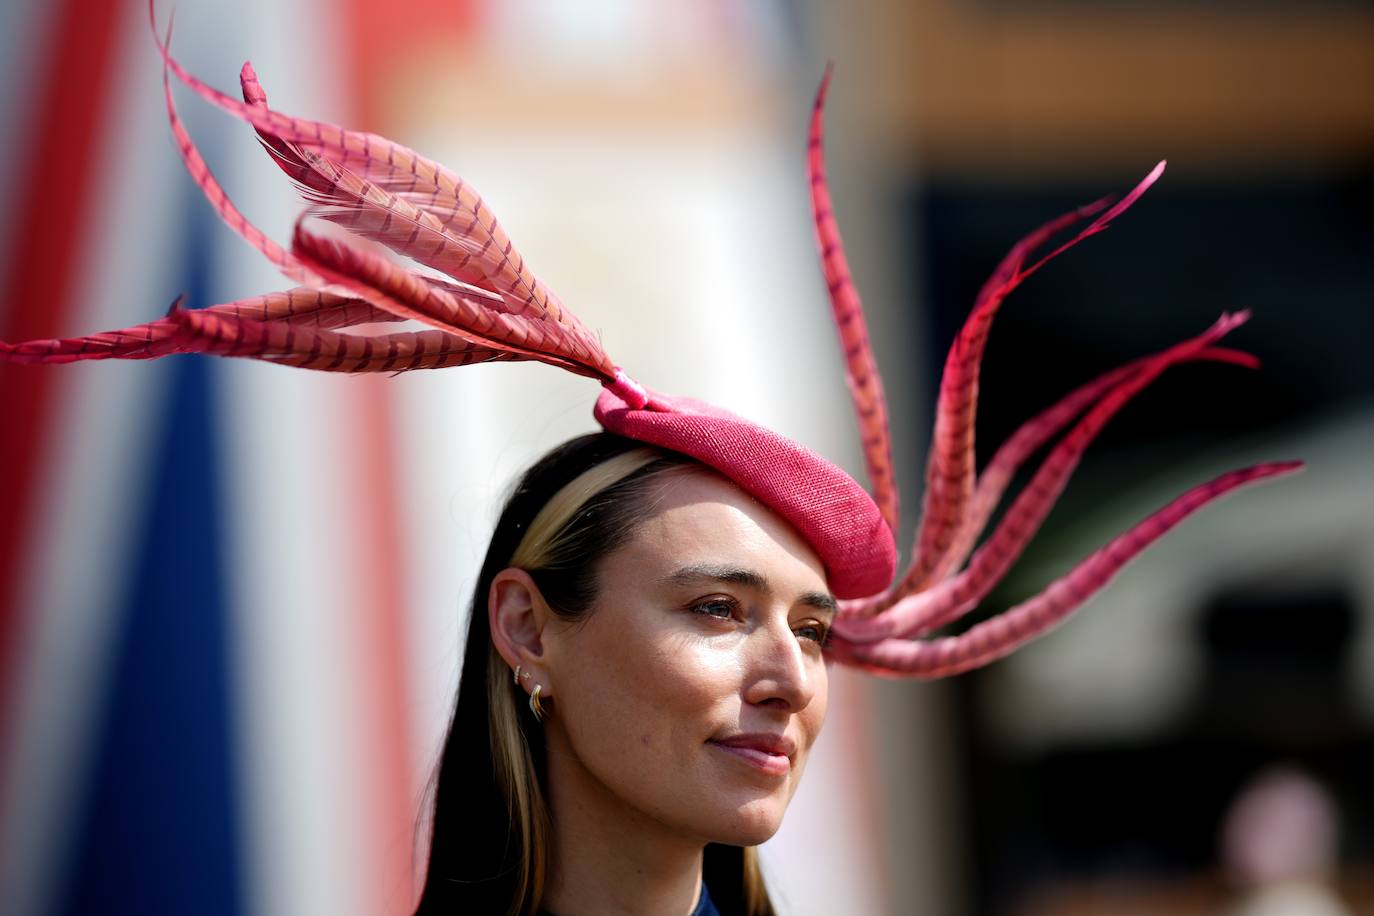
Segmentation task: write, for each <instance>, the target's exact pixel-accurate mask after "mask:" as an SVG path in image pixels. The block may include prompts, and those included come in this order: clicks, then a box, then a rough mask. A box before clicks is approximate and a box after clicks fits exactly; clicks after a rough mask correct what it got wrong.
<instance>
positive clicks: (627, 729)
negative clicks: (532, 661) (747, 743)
mask: <svg viewBox="0 0 1374 916" xmlns="http://www.w3.org/2000/svg"><path fill="white" fill-rule="evenodd" d="M597 629H598V630H599V629H601V628H597ZM605 629H606V630H609V631H610V632H609V633H608V634H607V635H604V636H603V634H602V633H600V632H596V631H594V630H593V628H592V627H591V626H588V627H587V628H586V629H585V630H584V631H583V633H582V634H579V635H580V636H582V637H585V638H579V639H578V640H577V645H576V646H575V649H574V651H575V652H576V656H575V658H574V659H572V664H571V666H570V667H571V670H570V671H569V672H568V674H567V676H566V678H564V677H563V676H561V679H565V689H563V690H562V695H563V696H564V698H565V701H566V702H565V706H566V708H567V710H568V713H567V718H566V720H565V722H564V724H565V725H566V727H567V728H568V732H569V738H570V740H571V742H572V744H573V746H574V749H575V750H577V752H578V753H579V756H583V757H585V758H586V760H585V762H586V763H587V764H588V765H589V766H591V767H593V768H596V769H599V767H596V764H597V763H599V762H601V763H605V764H607V765H610V764H616V766H615V767H614V769H615V770H616V771H620V770H626V769H640V767H626V766H624V763H627V762H628V761H627V760H626V758H627V757H628V758H633V759H634V760H635V761H638V763H639V764H640V765H641V766H642V767H647V768H649V769H647V770H646V771H643V772H641V773H640V774H639V775H640V776H643V777H652V775H653V774H654V773H666V772H669V771H677V770H680V769H681V768H682V766H683V765H685V764H687V763H689V762H690V759H691V753H692V751H693V750H695V749H696V748H699V747H701V746H702V745H703V744H704V742H705V741H706V740H707V739H708V738H710V737H711V735H712V734H714V733H715V732H717V731H718V730H719V729H720V728H721V727H722V726H723V725H729V724H730V723H732V722H733V721H734V720H735V718H736V717H737V715H738V707H739V701H738V696H739V690H738V680H739V675H738V671H739V667H738V664H737V663H736V661H735V659H734V658H733V657H732V656H731V655H730V653H728V652H721V651H719V650H718V649H715V648H713V647H711V646H710V645H709V644H708V642H707V641H705V640H700V639H694V638H691V637H689V636H684V635H683V634H681V633H674V632H672V631H671V630H667V629H658V630H655V629H653V628H641V629H637V630H636V629H631V628H627V627H616V628H611V627H606V628H605Z"/></svg>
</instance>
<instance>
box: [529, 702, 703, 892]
mask: <svg viewBox="0 0 1374 916" xmlns="http://www.w3.org/2000/svg"><path fill="white" fill-rule="evenodd" d="M553 732H554V730H553V729H551V730H550V734H549V735H548V739H549V745H548V754H549V767H548V787H549V792H548V803H549V812H550V815H551V818H552V821H553V859H552V862H551V863H550V865H551V867H550V870H549V876H548V885H547V889H546V892H545V894H544V902H543V907H544V909H546V910H548V911H549V912H551V913H556V914H557V916H586V914H607V916H640V914H672V916H677V914H681V916H687V914H689V913H691V911H692V909H693V908H694V907H695V906H696V903H697V896H698V893H699V891H700V890H701V863H702V851H703V849H704V848H705V845H706V844H705V842H704V841H703V840H694V839H692V838H688V837H683V836H681V835H678V834H674V833H672V832H671V831H670V830H668V829H667V828H666V827H665V826H664V825H663V824H661V823H659V822H657V821H655V820H653V819H652V818H649V817H647V816H645V815H644V814H643V813H641V812H638V811H635V810H633V809H631V808H629V807H628V806H627V805H625V803H624V802H623V801H622V800H620V799H619V798H616V797H615V796H614V795H612V794H611V792H610V791H609V790H608V789H607V788H606V787H605V786H604V785H602V784H601V782H600V781H599V780H597V779H596V778H595V777H593V776H592V775H591V774H590V773H588V772H587V771H586V769H584V768H583V767H582V766H581V765H580V764H578V763H577V762H576V758H575V757H574V755H573V754H571V753H569V752H568V749H567V747H566V743H565V742H564V741H562V740H560V739H561V738H562V736H561V735H556V734H554V733H553Z"/></svg>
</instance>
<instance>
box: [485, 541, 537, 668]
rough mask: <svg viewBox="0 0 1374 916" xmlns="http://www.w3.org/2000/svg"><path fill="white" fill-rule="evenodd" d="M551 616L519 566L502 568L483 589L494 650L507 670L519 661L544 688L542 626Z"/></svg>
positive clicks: (535, 588)
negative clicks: (517, 567) (484, 589)
mask: <svg viewBox="0 0 1374 916" xmlns="http://www.w3.org/2000/svg"><path fill="white" fill-rule="evenodd" d="M551 616H552V614H551V612H550V611H549V606H548V604H546V603H545V601H544V596H543V595H542V594H540V591H539V586H538V585H535V583H534V579H533V578H531V577H530V574H529V573H527V572H525V571H524V570H523V569H515V568H514V567H511V568H509V569H503V570H501V571H500V572H499V573H497V574H496V576H495V578H493V579H492V580H491V589H490V590H489V591H488V592H487V620H488V623H489V624H490V626H491V640H492V642H493V643H494V644H495V645H496V651H497V652H500V653H501V657H502V658H503V659H505V660H506V664H507V665H509V666H510V668H511V670H512V671H514V670H515V666H516V665H519V666H520V667H521V670H522V671H528V672H529V673H530V675H531V676H532V677H535V678H536V679H538V680H539V681H540V682H541V683H543V684H544V686H545V689H547V688H548V678H547V677H546V676H545V674H546V672H545V671H544V670H543V665H542V663H543V661H544V643H543V633H544V626H545V625H546V624H547V623H548V621H549V619H550V617H551Z"/></svg>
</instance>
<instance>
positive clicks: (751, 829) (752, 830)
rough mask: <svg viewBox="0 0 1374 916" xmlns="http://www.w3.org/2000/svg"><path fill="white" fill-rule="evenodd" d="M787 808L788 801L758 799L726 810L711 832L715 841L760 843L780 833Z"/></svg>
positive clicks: (741, 844) (730, 843)
mask: <svg viewBox="0 0 1374 916" xmlns="http://www.w3.org/2000/svg"><path fill="white" fill-rule="evenodd" d="M786 810H787V803H786V801H783V800H775V799H756V800H754V801H750V802H747V803H745V804H742V805H740V806H739V807H737V808H734V809H732V810H730V811H729V812H725V813H723V814H722V816H721V817H720V818H718V819H716V824H715V825H714V826H715V829H713V830H711V831H710V832H709V834H708V835H709V836H710V837H711V842H713V843H725V844H727V845H730V846H757V845H759V844H760V843H762V842H764V841H765V840H767V839H769V838H770V837H772V836H773V834H775V833H777V832H778V828H779V827H781V826H782V816H783V813H784V812H785V811H786Z"/></svg>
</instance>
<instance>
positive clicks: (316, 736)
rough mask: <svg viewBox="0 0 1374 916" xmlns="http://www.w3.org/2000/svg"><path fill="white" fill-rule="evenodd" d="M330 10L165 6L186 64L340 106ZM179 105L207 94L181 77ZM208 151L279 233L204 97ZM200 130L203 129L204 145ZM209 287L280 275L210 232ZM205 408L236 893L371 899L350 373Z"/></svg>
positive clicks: (233, 396) (338, 901)
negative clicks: (210, 423)
mask: <svg viewBox="0 0 1374 916" xmlns="http://www.w3.org/2000/svg"><path fill="white" fill-rule="evenodd" d="M333 17H334V12H333V9H332V7H330V6H329V5H328V4H325V3H314V2H306V3H295V4H275V3H271V2H267V0H252V2H250V3H248V4H246V5H245V4H239V5H237V6H235V7H226V6H224V5H223V4H217V5H214V6H212V7H205V8H202V7H200V6H198V7H197V8H196V9H194V10H184V9H183V10H180V11H179V14H178V32H179V36H180V37H179V39H178V43H179V44H180V45H181V46H182V47H183V48H184V49H185V51H186V58H185V60H186V63H188V64H189V65H191V66H192V69H193V71H194V72H196V73H197V75H199V76H201V77H202V78H204V79H206V80H208V81H209V82H211V83H212V84H214V85H216V86H219V87H221V88H222V89H225V90H226V91H228V92H230V93H232V94H237V77H238V70H239V66H240V65H241V64H242V62H243V61H244V59H251V60H252V61H253V64H254V66H255V67H256V68H257V71H258V74H259V76H260V77H261V79H262V81H263V85H264V87H265V88H266V90H267V93H268V99H269V101H270V103H271V104H272V105H273V107H275V108H278V109H279V110H284V111H288V112H292V113H298V114H301V115H302V116H305V117H312V118H323V119H329V118H337V117H338V110H339V104H340V100H339V98H338V95H337V90H336V86H337V80H338V74H337V65H336V62H335V57H334V56H333V55H331V51H332V49H335V48H337V47H338V40H337V36H335V35H334V34H332V23H333ZM182 98H184V100H185V101H184V105H185V107H186V109H187V113H188V117H189V116H190V115H191V113H192V112H194V111H197V110H199V111H200V112H201V113H202V114H203V113H204V109H205V108H206V107H207V106H205V105H203V104H202V103H200V102H199V101H198V100H195V99H193V98H192V97H190V96H189V94H185V93H183V94H182ZM211 116H212V117H213V118H214V119H216V120H217V121H218V122H219V123H218V124H216V125H215V128H217V129H216V130H213V131H211V132H209V133H205V134H204V136H205V137H206V138H207V140H209V141H210V142H208V143H207V148H206V149H205V153H206V155H207V158H209V159H210V161H211V165H212V167H213V166H216V163H217V162H219V163H221V165H219V166H218V171H219V172H220V173H221V177H222V180H223V181H224V183H225V185H226V188H227V190H228V191H229V193H230V196H231V197H232V198H233V199H234V200H235V201H236V203H238V205H239V206H240V208H241V209H242V210H243V211H244V212H245V214H246V215H248V217H249V218H250V219H252V220H254V221H255V222H256V223H258V225H259V226H260V227H261V228H263V229H264V230H265V231H267V232H268V234H269V235H271V236H273V237H274V238H276V239H277V240H279V241H282V242H285V241H288V240H289V232H290V227H291V224H292V221H293V220H294V218H295V215H296V214H297V213H299V212H300V209H301V204H300V202H299V200H298V198H297V197H296V195H295V193H294V192H293V190H292V187H291V184H290V182H289V180H288V179H287V178H286V176H285V175H284V174H283V173H282V172H281V171H280V170H279V169H278V168H277V167H276V166H275V165H273V164H272V162H271V160H270V158H269V157H268V156H266V155H265V154H264V153H263V151H262V150H261V149H260V147H259V146H258V145H257V143H256V140H255V139H254V137H253V133H252V130H251V129H250V128H249V127H248V126H247V125H243V124H239V123H238V122H232V121H226V120H225V118H224V116H223V115H220V114H218V113H211ZM212 144H213V145H212ZM217 242H218V244H217V246H216V255H215V272H216V283H215V288H216V290H217V293H218V295H217V296H216V298H217V300H219V301H223V300H225V299H231V298H239V297H243V296H247V295H254V294H257V293H261V292H265V291H268V290H274V289H285V288H287V287H289V286H291V285H292V284H291V283H290V281H288V280H286V279H284V278H283V277H281V276H279V275H278V274H277V273H276V272H275V271H274V270H273V269H272V268H271V267H270V266H269V265H268V264H267V262H266V261H265V260H264V259H263V258H262V257H261V255H259V254H257V253H256V252H254V251H252V250H251V249H250V248H248V246H247V245H245V244H244V243H243V242H242V241H241V240H239V239H238V238H236V237H233V236H231V235H230V234H229V233H227V232H222V233H221V234H220V235H219V236H217ZM223 377H224V379H225V384H224V386H223V387H222V389H221V391H222V398H221V401H220V405H219V406H220V416H221V419H222V423H223V441H224V442H225V446H226V454H225V465H224V467H225V471H226V486H227V488H228V492H229V499H228V500H227V505H228V507H229V509H228V519H227V522H228V525H229V531H228V540H229V545H230V546H229V553H230V558H231V559H230V564H229V570H230V572H229V576H228V581H229V583H230V588H231V595H230V605H231V607H232V608H233V613H232V627H233V629H232V633H233V653H234V666H233V673H234V683H233V685H232V686H233V690H234V693H233V696H234V698H235V701H236V702H235V704H234V709H235V711H236V716H237V720H236V727H237V731H238V739H239V740H238V741H237V742H236V745H235V746H236V748H237V751H238V757H237V760H236V766H237V771H238V772H239V774H240V776H241V779H240V784H239V787H238V788H239V798H240V803H241V805H240V815H241V818H242V820H241V824H242V829H243V834H242V847H241V849H242V852H243V856H244V860H243V862H244V870H245V874H246V880H247V885H248V886H247V888H246V892H245V899H246V901H247V906H248V909H249V910H250V911H251V912H254V913H262V914H282V916H294V914H299V913H330V914H340V916H347V914H359V916H371V914H372V907H373V901H375V900H377V899H378V891H377V884H376V882H377V879H378V875H377V871H378V869H377V867H376V863H375V862H373V861H371V860H370V858H369V850H370V849H372V848H373V843H372V841H373V838H372V837H370V836H369V828H370V820H369V817H370V815H369V811H368V808H367V804H368V800H369V798H370V792H371V788H372V787H371V786H370V785H369V777H368V773H367V770H366V765H367V756H368V748H369V742H370V741H371V740H373V736H371V735H368V734H365V733H363V731H362V728H363V726H364V725H365V724H366V723H365V721H363V720H362V719H361V718H360V717H359V716H357V715H356V712H355V711H356V709H357V707H358V700H359V697H358V691H360V690H363V689H366V685H364V684H361V683H360V681H359V678H358V676H357V673H358V671H359V670H363V668H362V666H361V665H360V661H359V660H360V658H361V657H363V652H364V647H362V646H360V645H359V644H358V635H359V630H360V623H359V621H360V619H361V617H362V615H364V614H365V613H367V609H365V608H363V607H361V606H360V601H359V589H358V587H357V585H358V579H357V572H358V571H357V569H356V565H355V564H352V563H350V562H349V559H348V558H349V553H348V550H349V546H350V544H352V543H353V542H354V541H355V540H356V538H355V537H354V536H353V535H351V534H350V532H349V528H350V527H351V525H352V522H351V520H350V518H349V516H348V511H347V507H348V505H349V504H350V502H351V492H352V489H353V484H354V482H355V481H356V480H357V477H358V475H357V473H356V471H355V470H354V467H353V462H352V461H351V459H350V455H351V447H352V445H353V444H354V443H356V442H357V441H358V440H359V439H360V438H361V437H362V436H365V435H368V434H369V432H368V431H365V430H360V429H358V427H357V423H356V421H355V419H354V411H353V409H352V407H351V405H350V403H349V395H350V386H351V385H352V384H354V383H355V382H356V380H353V379H349V378H346V377H342V376H338V375H332V374H331V375H326V374H323V373H309V372H302V371H300V370H295V369H288V368H282V367H276V366H269V365H265V364H262V363H257V362H253V361H247V360H244V361H239V360H232V361H229V362H228V363H226V364H225V366H224V370H223Z"/></svg>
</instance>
